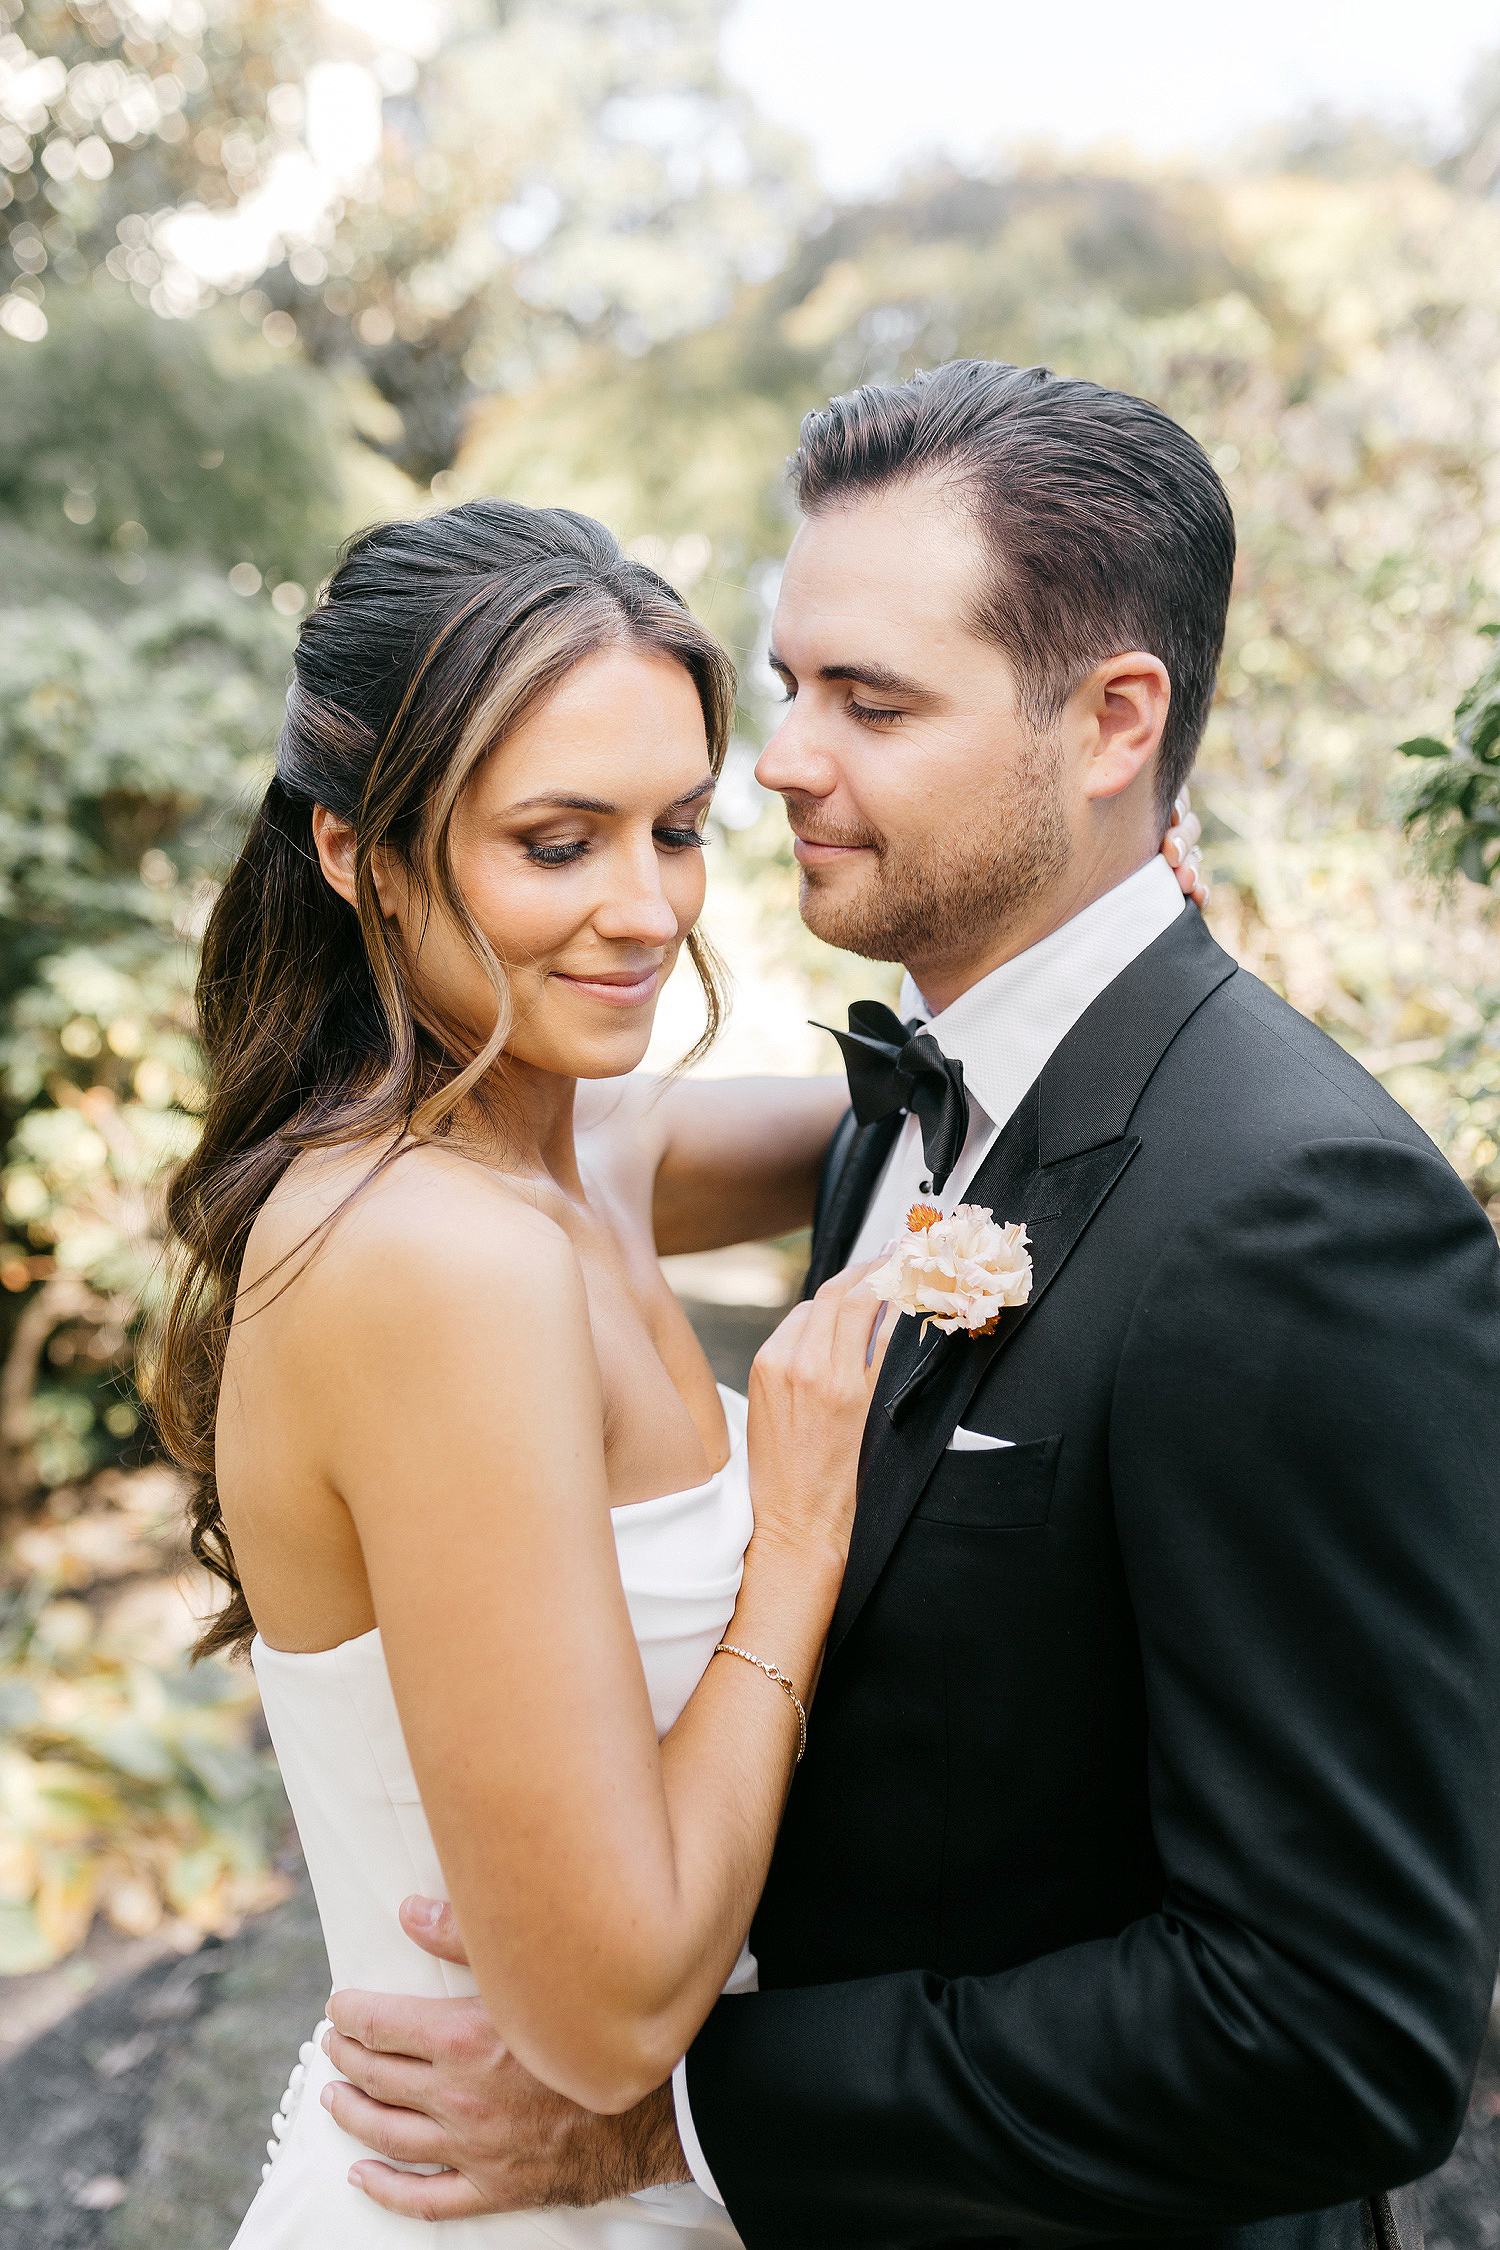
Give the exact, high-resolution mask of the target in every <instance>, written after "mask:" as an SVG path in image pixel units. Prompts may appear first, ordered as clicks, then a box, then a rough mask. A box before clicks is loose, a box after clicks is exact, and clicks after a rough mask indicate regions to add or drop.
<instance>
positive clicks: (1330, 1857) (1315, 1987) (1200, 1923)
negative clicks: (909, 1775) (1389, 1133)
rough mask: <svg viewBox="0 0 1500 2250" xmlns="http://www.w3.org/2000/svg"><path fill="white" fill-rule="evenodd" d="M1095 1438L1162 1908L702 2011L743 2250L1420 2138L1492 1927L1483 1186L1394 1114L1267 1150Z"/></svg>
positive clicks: (1380, 2162) (1197, 1247)
mask: <svg viewBox="0 0 1500 2250" xmlns="http://www.w3.org/2000/svg"><path fill="white" fill-rule="evenodd" d="M1111 1435H1112V1448H1111V1477H1112V1483H1113V1489H1114V1498H1115V1508H1116V1520H1117V1526H1118V1533H1119V1540H1120V1547H1121V1553H1122V1557H1123V1564H1124V1569H1125V1571H1126V1574H1127V1578H1128V1583H1129V1590H1130V1597H1131V1600H1132V1603H1133V1606H1134V1609H1135V1614H1136V1618H1137V1622H1138V1629H1139V1637H1140V1648H1141V1655H1142V1661H1143V1666H1144V1675H1145V1691H1146V1699H1147V1708H1148V1714H1149V1726H1150V1743H1151V1750H1150V1757H1151V1767H1150V1790H1151V1803H1152V1817H1153V1824H1154V1831H1155V1837H1156V1842H1157V1848H1158V1851H1159V1853H1160V1856H1161V1860H1162V1864H1163V1867H1164V1870H1165V1890H1164V1897H1163V1902H1162V1908H1161V1911H1160V1912H1159V1913H1157V1914H1154V1915H1152V1916H1150V1917H1148V1918H1147V1919H1145V1920H1143V1921H1140V1922H1138V1923H1136V1924H1134V1925H1132V1926H1131V1927H1129V1928H1128V1929H1126V1930H1124V1931H1123V1932H1122V1933H1121V1934H1120V1935H1119V1936H1118V1937H1116V1938H1114V1939H1109V1940H1100V1941H1097V1942H1094V1943H1090V1944H1086V1945H1079V1946H1076V1947H1073V1948H1071V1949H1069V1950H1066V1951H1063V1952H1059V1953H1055V1954H1051V1955H1048V1956H1045V1957H1043V1958H1041V1959H1039V1960H1036V1961H1033V1962H1030V1963H1028V1964H1026V1965H1025V1966H1023V1967H1020V1968H1017V1969H1014V1970H1011V1971H1008V1972H1006V1973H1004V1974H1001V1975H996V1976H989V1977H970V1978H965V1977H941V1976H937V1975H932V1974H919V1973H912V1974H903V1975H893V1976H883V1977H879V1978H874V1979H871V1980H869V1981H866V1982H859V1983H846V1984H839V1985H829V1986H823V1987H818V1988H813V1989H804V1990H795V1991H769V1992H764V1993H761V1994H758V1995H749V1996H746V1997H743V1998H735V1999H729V2000H725V2001H721V2002H720V2003H719V2005H718V2006H717V2008H716V2009H715V2011H714V2013H713V2015H712V2016H711V2017H710V2018H709V2021H708V2023H707V2025H706V2026H705V2028H704V2030H703V2031H702V2033H701V2034H700V2035H699V2038H698V2040H697V2041H696V2042H695V2044H694V2046H693V2047H692V2049H691V2050H690V2053H689V2056H688V2066H687V2084H688V2093H689V2097H690V2101H691V2109H692V2116H693V2120H694V2124H695V2126H696V2130H697V2133H698V2136H699V2139H700V2141H701V2144H702V2147H703V2150H704V2152H705V2154H706V2157H707V2160H708V2163H709V2164H710V2166H711V2167H712V2170H713V2174H714V2176H715V2178H716V2180H717V2182H718V2185H719V2187H720V2189H721V2191H722V2192H723V2194H724V2196H725V2199H726V2201H727V2203H728V2206H729V2211H730V2214H731V2216H732V2217H733V2218H734V2220H735V2222H736V2223H737V2225H738V2227H739V2229H740V2232H741V2234H742V2235H743V2237H744V2239H745V2241H746V2242H747V2244H749V2245H750V2250H762V2246H764V2250H773V2246H774V2250H804V2246H805V2250H843V2246H845V2245H847V2246H848V2250H856V2246H857V2250H885V2246H890V2250H896V2246H898V2245H910V2244H918V2243H933V2242H944V2243H954V2242H959V2241H963V2240H984V2241H989V2240H991V2239H993V2238H995V2237H999V2236H1005V2237H1010V2238H1014V2239H1016V2240H1019V2241H1022V2242H1037V2243H1040V2242H1047V2241H1052V2240H1056V2239H1059V2238H1068V2239H1072V2240H1079V2239H1087V2238H1089V2237H1111V2236H1114V2237H1119V2236H1131V2235H1134V2236H1152V2235H1159V2234H1163V2233H1171V2232H1173V2231H1178V2232H1188V2231H1196V2230H1200V2229H1203V2230H1207V2229H1211V2228H1215V2227H1218V2226H1223V2225H1229V2224H1234V2223H1237V2222H1244V2221H1247V2220H1250V2219H1253V2218H1255V2217H1258V2216H1261V2215H1265V2214H1269V2213H1271V2212H1274V2211H1278V2210H1281V2211H1295V2210H1314V2209H1319V2208H1323V2207H1325V2206H1328V2205H1331V2204H1335V2203H1339V2202H1342V2201H1345V2200H1349V2199H1352V2198H1354V2197H1357V2196H1360V2195H1362V2194H1365V2193H1367V2192H1369V2191H1370V2190H1372V2189H1375V2188H1378V2187H1381V2186H1390V2185H1394V2184H1396V2183H1397V2182H1399V2181H1403V2180H1406V2179H1410V2178H1413V2177H1415V2176H1417V2175H1419V2174H1421V2173H1422V2172H1424V2171H1426V2170H1429V2169H1430V2168H1432V2167H1433V2166H1434V2165H1435V2164H1437V2163H1438V2162H1440V2161H1441V2160H1442V2159H1443V2157H1444V2156H1445V2155H1446V2154H1447V2151H1448V2149H1449V2147H1450V2146H1451V2144H1452V2141H1453V2139H1454V2138H1455V2136H1456V2133H1457V2130H1458V2126H1459V2123H1460V2121H1461V2118H1462V2114H1463V2109H1464V2104H1465V2100H1466V2097H1467V2093H1468V2087H1469V2082H1470V2078H1471V2075H1472V2070H1473V2065H1474V2062H1475V2058H1476V2056H1477V2052H1478V2046H1479V2040H1480V2036H1481V2032H1482V2026H1483V2021H1484V2015H1485V2010H1486V2006H1487V2003H1488V1999H1489V1993H1490V1985H1491V1979H1492V1976H1493V1972H1494V1965H1495V1946H1496V1933H1497V1926H1500V1904H1497V1879H1500V1820H1497V1807H1500V1773H1497V1748H1500V1677H1497V1668H1500V1615H1497V1611H1500V1508H1497V1477H1500V1469H1497V1463H1500V1291H1497V1254H1496V1248H1495V1244H1494V1240H1493V1238H1492V1236H1491V1234H1490V1230H1489V1228H1488V1226H1487V1225H1486V1223H1485V1221H1484V1220H1483V1218H1482V1216H1481V1215H1480V1213H1479V1211H1478V1209H1477V1207H1476V1206H1475V1205H1473V1204H1472V1202H1471V1201H1470V1199H1469V1198H1468V1197H1467V1195H1466V1194H1465V1193H1464V1192H1463V1191H1462V1189H1461V1188H1460V1187H1459V1185H1458V1183H1457V1182H1456V1181H1455V1179H1454V1178H1453V1175H1452V1174H1451V1173H1450V1172H1449V1171H1448V1170H1447V1168H1446V1166H1444V1165H1443V1164H1442V1163H1441V1161H1440V1160H1439V1159H1438V1158H1437V1157H1436V1156H1435V1155H1433V1154H1430V1153H1426V1152H1424V1151H1421V1150H1418V1149H1416V1148H1413V1147H1409V1146H1406V1145H1402V1144H1398V1143H1393V1142H1341V1143H1337V1144H1327V1145H1324V1146H1318V1147H1313V1148H1309V1149H1306V1150H1304V1151H1303V1152H1301V1153H1300V1154H1299V1155H1293V1156H1290V1157H1288V1158H1286V1159H1285V1160H1284V1161H1282V1162H1280V1163H1279V1164H1278V1165H1276V1166H1274V1167H1272V1168H1269V1169H1268V1170H1267V1173H1266V1175H1265V1176H1264V1177H1263V1178H1261V1179H1260V1180H1258V1181H1255V1182H1252V1183H1249V1184H1247V1185H1246V1186H1245V1187H1244V1188H1243V1189H1242V1190H1241V1191H1240V1192H1238V1193H1237V1195H1236V1196H1235V1198H1234V1200H1233V1203H1232V1207H1231V1208H1229V1209H1228V1210H1225V1211H1220V1212H1219V1213H1217V1214H1215V1217H1214V1220H1213V1221H1212V1223H1211V1224H1205V1225H1204V1226H1202V1227H1194V1226H1192V1225H1188V1226H1186V1227H1185V1228H1178V1229H1176V1230H1174V1236H1173V1241H1172V1244H1171V1247H1169V1249H1168V1250H1167V1251H1166V1252H1165V1254H1164V1255H1163V1256H1162V1258H1161V1260H1160V1262H1159V1264H1158V1265H1157V1267H1156V1270H1155V1272H1154V1273H1153V1274H1152V1275H1151V1277H1150V1278H1149V1280H1148V1282H1147V1284H1146V1287H1145V1289H1144V1291H1143V1293H1142V1296H1141V1299H1140V1303H1139V1308H1138V1311H1137V1314H1136V1317H1135V1319H1134V1322H1133V1325H1132V1328H1131V1331H1130V1334H1129V1337H1128V1340H1127V1344H1126V1347H1125V1350H1124V1353H1123V1356H1122V1361H1121V1365H1120V1368H1119V1376H1118V1385H1117V1389H1116V1394H1115V1400H1114V1405H1113V1409H1112V1416H1111ZM995 1778H996V1785H997V1786H1000V1787H1003V1786H1004V1776H1003V1774H1002V1775H997V1776H996V1777H995Z"/></svg>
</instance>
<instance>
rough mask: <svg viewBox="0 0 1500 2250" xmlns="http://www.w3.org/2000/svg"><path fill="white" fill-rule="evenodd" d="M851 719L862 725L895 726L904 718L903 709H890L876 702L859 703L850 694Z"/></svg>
mask: <svg viewBox="0 0 1500 2250" xmlns="http://www.w3.org/2000/svg"><path fill="white" fill-rule="evenodd" d="M848 711H849V716H850V718H851V719H854V720H855V721H857V723H858V724H859V725H860V726H862V727H896V726H899V725H900V724H901V721H902V720H903V719H904V718H905V716H906V713H905V712H904V711H890V710H886V709H885V708H883V707H882V706H881V705H880V704H877V703H860V702H857V701H856V699H855V698H854V697H853V696H852V695H851V696H850V698H849V703H848Z"/></svg>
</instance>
